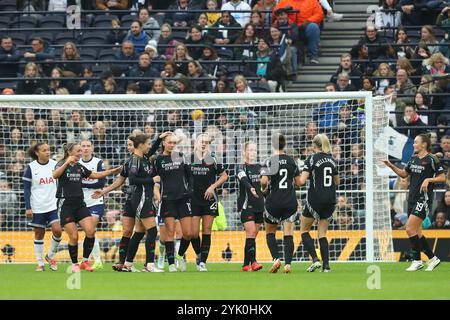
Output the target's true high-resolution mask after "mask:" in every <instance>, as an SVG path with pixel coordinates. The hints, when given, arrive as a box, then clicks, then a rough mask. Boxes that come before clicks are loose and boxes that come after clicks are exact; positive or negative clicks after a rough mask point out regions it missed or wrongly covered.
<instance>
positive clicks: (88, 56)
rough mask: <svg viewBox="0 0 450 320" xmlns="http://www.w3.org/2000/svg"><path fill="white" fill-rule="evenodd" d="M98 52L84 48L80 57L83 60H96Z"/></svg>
mask: <svg viewBox="0 0 450 320" xmlns="http://www.w3.org/2000/svg"><path fill="white" fill-rule="evenodd" d="M97 55H98V54H97V50H95V49H91V48H82V49H81V50H80V56H81V59H82V60H95V59H97Z"/></svg>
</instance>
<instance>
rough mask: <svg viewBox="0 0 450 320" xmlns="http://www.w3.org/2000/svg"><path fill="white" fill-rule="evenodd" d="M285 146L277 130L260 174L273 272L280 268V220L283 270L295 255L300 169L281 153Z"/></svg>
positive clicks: (289, 266)
mask: <svg viewBox="0 0 450 320" xmlns="http://www.w3.org/2000/svg"><path fill="white" fill-rule="evenodd" d="M285 146H286V138H285V137H284V135H282V134H280V133H276V134H274V135H273V136H272V147H273V148H274V150H275V153H274V155H273V156H271V157H270V158H269V159H268V160H267V161H266V163H265V165H264V167H263V169H262V173H261V175H262V178H261V187H262V190H263V192H266V190H267V187H269V194H268V196H267V198H266V215H265V219H264V220H265V229H266V239H267V245H268V247H269V250H270V253H271V255H272V258H273V265H272V267H271V268H270V270H269V272H270V273H276V272H277V271H278V269H280V267H281V262H280V258H279V254H278V251H277V241H276V238H275V233H276V232H277V227H278V224H279V223H282V222H283V233H284V238H283V244H284V257H285V266H284V272H285V273H290V272H291V262H292V256H293V255H294V239H293V233H294V228H293V225H294V221H295V219H296V217H297V206H298V204H297V196H296V193H295V186H294V183H295V185H297V186H300V170H299V169H298V166H297V164H296V163H295V161H294V159H292V157H290V156H288V155H287V154H285V153H284V148H285ZM269 178H270V184H269Z"/></svg>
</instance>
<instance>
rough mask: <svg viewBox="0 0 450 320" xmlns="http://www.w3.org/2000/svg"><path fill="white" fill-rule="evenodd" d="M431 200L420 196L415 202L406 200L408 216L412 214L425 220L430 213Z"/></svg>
mask: <svg viewBox="0 0 450 320" xmlns="http://www.w3.org/2000/svg"><path fill="white" fill-rule="evenodd" d="M432 202H433V201H432V200H430V199H429V198H428V197H420V199H419V200H417V201H415V202H408V217H409V216H410V215H411V214H412V215H413V216H416V217H419V218H420V219H422V220H425V218H426V217H427V216H428V215H429V214H430V210H431V206H432Z"/></svg>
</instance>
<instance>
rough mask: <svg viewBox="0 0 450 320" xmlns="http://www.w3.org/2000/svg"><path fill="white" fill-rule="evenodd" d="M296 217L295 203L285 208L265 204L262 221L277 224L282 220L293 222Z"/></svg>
mask: <svg viewBox="0 0 450 320" xmlns="http://www.w3.org/2000/svg"><path fill="white" fill-rule="evenodd" d="M296 218H297V205H295V206H292V207H287V208H272V207H270V206H266V212H265V214H264V221H265V222H267V223H269V224H279V223H281V222H283V221H288V222H294V221H295V220H296Z"/></svg>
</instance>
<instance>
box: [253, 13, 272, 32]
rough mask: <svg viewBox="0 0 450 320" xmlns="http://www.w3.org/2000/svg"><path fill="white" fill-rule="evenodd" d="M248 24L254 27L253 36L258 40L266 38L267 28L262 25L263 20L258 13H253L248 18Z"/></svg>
mask: <svg viewBox="0 0 450 320" xmlns="http://www.w3.org/2000/svg"><path fill="white" fill-rule="evenodd" d="M250 23H251V24H252V26H253V27H255V34H256V36H257V37H258V38H267V37H268V36H269V28H268V27H267V26H266V25H265V24H264V18H263V16H262V13H261V12H259V11H253V12H252V14H251V16H250Z"/></svg>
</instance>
